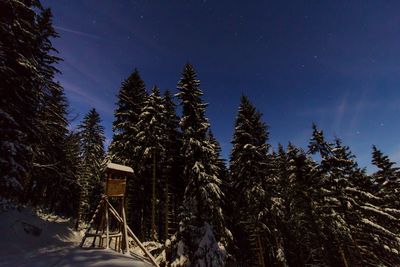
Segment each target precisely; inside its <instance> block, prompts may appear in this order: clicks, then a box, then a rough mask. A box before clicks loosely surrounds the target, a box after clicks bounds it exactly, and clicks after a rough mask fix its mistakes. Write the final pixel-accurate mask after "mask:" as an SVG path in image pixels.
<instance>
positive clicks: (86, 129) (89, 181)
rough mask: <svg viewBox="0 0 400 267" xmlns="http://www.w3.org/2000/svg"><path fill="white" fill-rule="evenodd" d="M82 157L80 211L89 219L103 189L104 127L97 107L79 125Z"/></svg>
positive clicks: (83, 216)
mask: <svg viewBox="0 0 400 267" xmlns="http://www.w3.org/2000/svg"><path fill="white" fill-rule="evenodd" d="M78 130H79V132H78V133H79V137H80V149H81V155H80V157H81V159H82V173H81V176H80V184H81V186H82V188H81V194H80V211H81V214H80V215H81V216H82V217H81V218H82V219H83V220H89V219H90V216H91V214H92V213H93V212H94V210H95V209H96V206H97V204H98V202H99V201H100V198H101V194H102V191H103V185H102V176H103V171H104V167H105V166H104V159H105V152H104V140H105V136H104V127H103V126H102V125H101V118H100V115H99V113H97V111H96V109H94V108H93V109H91V110H90V111H89V112H88V113H87V114H86V115H85V117H84V118H83V121H82V123H81V124H80V125H79V126H78Z"/></svg>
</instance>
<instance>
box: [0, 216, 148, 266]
mask: <svg viewBox="0 0 400 267" xmlns="http://www.w3.org/2000/svg"><path fill="white" fill-rule="evenodd" d="M71 227H72V222H71V221H69V220H66V219H61V218H58V217H55V216H49V215H44V214H37V213H35V212H32V211H31V210H30V209H26V208H24V209H21V210H20V211H18V210H16V209H11V210H8V211H5V212H0V237H1V242H0V266H4V267H5V266H7V267H11V266H13V267H19V266H21V267H22V266H24V267H42V266H43V267H45V266H46V267H47V266H52V267H53V266H54V267H69V266H71V267H72V266H74V267H81V266H82V267H83V266H96V267H100V266H110V267H112V266H122V267H123V266H130V267H132V266H133V267H135V266H136V267H149V266H151V265H149V264H148V263H145V262H143V261H142V260H141V259H140V258H139V257H140V256H137V257H135V256H132V257H131V256H127V255H122V254H119V253H116V252H114V251H112V250H105V249H81V248H79V247H78V244H79V242H80V240H81V234H80V233H79V232H75V231H73V230H72V228H71Z"/></svg>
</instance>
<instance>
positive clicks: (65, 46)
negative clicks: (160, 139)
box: [42, 0, 400, 171]
mask: <svg viewBox="0 0 400 267" xmlns="http://www.w3.org/2000/svg"><path fill="white" fill-rule="evenodd" d="M42 3H43V5H44V6H46V7H51V9H52V11H53V14H54V26H55V28H56V30H57V31H58V33H59V34H60V38H58V39H57V40H55V41H54V45H55V47H56V48H57V49H58V50H59V51H60V57H61V58H63V59H64V61H63V62H62V63H60V65H59V69H60V70H61V71H62V75H59V76H58V77H57V79H59V81H60V82H61V84H62V85H63V86H64V88H65V91H66V94H67V97H68V99H69V102H70V111H71V115H70V117H71V118H74V117H76V116H78V117H77V118H76V119H75V121H74V122H72V126H71V127H74V125H76V124H77V123H79V121H80V120H81V119H82V117H83V116H84V115H85V114H86V113H87V111H88V110H89V109H90V108H92V107H95V108H96V109H97V110H98V111H99V113H100V115H101V116H102V119H103V125H104V126H105V129H106V135H107V142H110V140H111V138H112V128H111V127H112V121H113V113H114V109H115V103H116V101H117V99H116V95H117V92H118V90H119V88H120V85H121V82H122V81H123V80H124V79H125V78H127V77H128V75H129V74H130V73H131V72H132V71H133V69H134V68H138V69H139V71H140V73H141V75H142V78H143V79H144V81H145V83H146V86H147V87H148V89H150V88H151V87H152V86H153V85H157V86H159V87H160V88H161V89H162V90H165V89H170V90H172V91H173V92H176V84H177V81H178V80H179V78H180V75H181V71H182V69H183V66H184V64H185V63H186V62H188V61H189V62H191V63H192V64H193V65H194V67H195V69H196V70H197V73H198V78H199V79H200V81H201V89H202V90H203V91H204V100H205V101H206V102H207V103H209V107H208V109H207V116H208V118H209V119H210V122H211V127H212V130H213V131H214V134H215V136H216V137H217V138H218V140H219V141H220V142H221V146H222V148H223V156H224V157H225V158H227V157H228V155H229V151H230V148H231V145H230V141H231V138H232V134H233V128H234V119H235V116H236V113H237V108H238V105H239V100H240V96H241V95H242V94H245V95H247V96H248V97H249V98H250V100H251V101H252V102H253V103H254V104H255V105H256V107H257V108H258V109H259V110H260V111H261V112H262V113H263V114H264V116H263V119H264V121H265V122H266V123H267V124H268V125H269V126H270V143H271V144H272V145H273V147H275V148H276V145H277V144H278V143H279V142H280V143H283V144H285V145H286V144H287V142H288V141H292V142H293V143H294V144H296V145H299V146H302V147H306V145H307V142H308V139H309V137H310V135H311V132H312V130H311V125H312V122H315V123H317V125H318V126H319V127H320V128H322V129H323V130H324V131H325V133H326V135H327V137H328V138H333V137H334V136H338V137H340V138H342V139H343V141H344V143H345V144H347V145H349V146H350V147H351V149H352V151H353V152H354V153H355V154H356V156H357V159H358V162H359V163H360V165H361V166H368V169H369V171H372V170H374V169H373V168H371V167H370V160H371V159H370V158H371V156H370V155H371V146H372V144H375V145H377V146H378V148H380V149H382V151H383V152H384V153H386V154H389V155H390V156H391V159H392V160H395V161H400V135H399V131H400V116H399V115H400V90H399V89H400V15H399V10H400V1H293V2H291V1H254V0H252V1H211V0H209V1H188V0H180V1H177V0H176V1H175V0H168V1H128V0H113V1H111V0H109V1H103V0H93V1H75V0H74V1H71V0H58V1H50V0H48V1H42Z"/></svg>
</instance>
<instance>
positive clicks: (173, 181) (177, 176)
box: [159, 90, 185, 240]
mask: <svg viewBox="0 0 400 267" xmlns="http://www.w3.org/2000/svg"><path fill="white" fill-rule="evenodd" d="M164 109H165V116H164V118H165V123H164V125H165V134H166V135H165V139H164V140H163V146H164V147H165V160H164V164H163V168H162V169H163V170H162V182H161V183H160V187H159V191H160V192H163V195H164V197H163V198H161V199H162V200H161V204H162V205H163V206H164V211H163V220H162V222H160V223H161V225H160V230H159V231H160V233H163V234H162V235H161V236H162V237H163V239H164V240H167V239H168V238H169V237H170V235H172V234H174V233H175V232H176V231H177V230H178V228H177V225H178V214H179V207H180V205H181V204H182V201H183V193H184V190H185V188H184V184H183V181H182V172H181V169H182V168H181V161H182V160H181V157H180V154H179V151H180V147H181V142H182V140H181V133H180V132H179V129H178V128H179V118H178V116H177V115H176V111H175V109H176V105H175V103H174V102H173V95H172V94H171V92H170V91H168V90H167V91H165V94H164Z"/></svg>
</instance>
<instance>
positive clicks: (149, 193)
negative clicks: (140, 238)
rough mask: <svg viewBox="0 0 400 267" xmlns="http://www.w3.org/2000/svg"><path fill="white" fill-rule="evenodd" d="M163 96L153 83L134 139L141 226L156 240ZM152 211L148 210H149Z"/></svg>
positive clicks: (147, 235) (162, 138) (162, 149)
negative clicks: (138, 151) (138, 153)
mask: <svg viewBox="0 0 400 267" xmlns="http://www.w3.org/2000/svg"><path fill="white" fill-rule="evenodd" d="M164 108H165V107H164V100H163V98H162V97H161V96H160V90H159V89H158V88H157V87H153V89H152V91H151V94H150V95H149V97H147V99H146V100H145V101H144V106H143V108H142V110H141V113H140V115H139V121H138V129H140V131H139V132H138V134H137V135H136V140H137V142H138V144H140V146H141V158H140V162H141V164H140V166H141V167H140V169H138V176H139V177H140V187H141V188H143V190H142V192H141V196H142V200H141V201H142V202H141V203H142V206H141V207H140V209H141V212H142V217H143V218H144V221H142V222H141V223H142V226H141V229H144V233H143V235H144V238H145V239H149V238H150V239H151V240H158V232H159V229H158V223H157V221H158V218H159V217H160V208H161V207H160V206H159V204H158V203H159V200H160V198H161V194H160V193H159V192H158V190H156V189H157V188H156V185H158V184H159V183H160V180H161V179H160V173H161V170H162V167H163V166H162V163H163V162H164V158H165V147H164V142H163V140H165V139H166V132H165V129H166V127H165V111H164ZM149 211H151V212H149Z"/></svg>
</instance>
